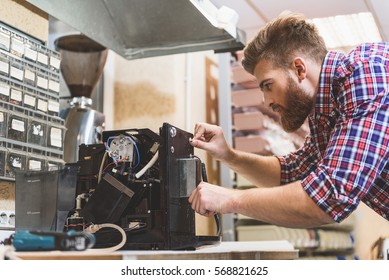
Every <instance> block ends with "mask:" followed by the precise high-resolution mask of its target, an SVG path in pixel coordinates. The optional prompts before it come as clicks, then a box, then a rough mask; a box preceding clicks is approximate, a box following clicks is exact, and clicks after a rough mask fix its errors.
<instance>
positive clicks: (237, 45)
mask: <svg viewBox="0 0 389 280" xmlns="http://www.w3.org/2000/svg"><path fill="white" fill-rule="evenodd" d="M27 1H28V2H30V3H31V4H33V5H35V6H36V7H38V8H40V9H41V10H43V11H45V12H46V13H48V14H49V15H50V16H52V17H54V18H57V19H58V20H60V21H62V22H64V23H66V24H68V25H69V26H71V27H72V28H74V29H76V30H78V31H79V32H81V33H83V34H84V35H86V36H87V37H89V38H91V39H93V40H95V41H96V42H98V43H100V44H101V45H103V46H105V47H107V48H109V49H111V50H113V51H114V52H116V53H117V54H118V55H121V56H123V57H124V58H126V59H128V60H131V59H137V58H143V57H151V56H160V55H167V54H174V53H184V52H194V51H203V50H214V51H215V52H228V51H235V50H239V49H242V48H243V47H244V45H245V40H246V38H245V33H244V32H243V31H242V30H239V29H237V28H236V21H237V14H236V13H235V14H234V11H233V10H231V9H228V8H226V7H222V8H220V9H217V8H216V7H215V6H214V5H213V4H212V3H211V2H210V1H209V0H81V1H80V0H66V1H63V0H27Z"/></svg>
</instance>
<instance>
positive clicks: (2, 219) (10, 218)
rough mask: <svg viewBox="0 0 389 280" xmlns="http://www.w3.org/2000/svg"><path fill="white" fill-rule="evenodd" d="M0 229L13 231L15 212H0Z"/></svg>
mask: <svg viewBox="0 0 389 280" xmlns="http://www.w3.org/2000/svg"><path fill="white" fill-rule="evenodd" d="M0 229H15V211H9V210H0Z"/></svg>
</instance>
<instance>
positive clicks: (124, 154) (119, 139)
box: [106, 134, 139, 166]
mask: <svg viewBox="0 0 389 280" xmlns="http://www.w3.org/2000/svg"><path fill="white" fill-rule="evenodd" d="M106 147H107V151H108V155H109V156H110V157H111V158H112V160H113V161H115V162H130V163H132V165H133V166H134V165H136V164H137V162H134V161H135V159H134V149H136V151H137V156H136V161H139V152H138V150H137V147H136V143H135V141H134V140H133V139H132V138H131V137H130V136H127V135H123V134H120V135H118V136H111V137H109V138H108V140H107V143H106Z"/></svg>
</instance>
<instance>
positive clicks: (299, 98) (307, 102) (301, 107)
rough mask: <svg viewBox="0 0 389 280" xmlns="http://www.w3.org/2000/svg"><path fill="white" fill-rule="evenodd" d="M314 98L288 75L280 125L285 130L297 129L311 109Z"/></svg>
mask: <svg viewBox="0 0 389 280" xmlns="http://www.w3.org/2000/svg"><path fill="white" fill-rule="evenodd" d="M313 104H314V100H313V98H312V97H310V96H309V94H308V93H307V92H306V91H305V90H304V89H301V88H299V87H298V86H297V84H296V82H295V81H294V80H293V79H292V77H290V76H288V89H287V92H286V105H285V107H282V110H281V125H282V127H283V129H284V130H285V131H286V132H293V131H296V130H297V129H299V128H300V127H301V126H302V125H303V123H304V122H305V120H306V118H307V117H308V115H309V114H310V112H311V111H312V108H313Z"/></svg>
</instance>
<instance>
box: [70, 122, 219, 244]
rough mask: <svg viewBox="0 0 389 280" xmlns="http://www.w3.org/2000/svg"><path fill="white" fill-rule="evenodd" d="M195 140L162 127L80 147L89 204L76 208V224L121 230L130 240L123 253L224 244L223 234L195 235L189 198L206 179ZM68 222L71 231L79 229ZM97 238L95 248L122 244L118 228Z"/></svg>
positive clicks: (81, 182)
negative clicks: (108, 226) (109, 225)
mask: <svg viewBox="0 0 389 280" xmlns="http://www.w3.org/2000/svg"><path fill="white" fill-rule="evenodd" d="M191 137H193V135H192V134H191V133H189V132H186V131H184V130H181V129H179V128H177V127H175V126H173V125H171V124H168V123H163V126H162V127H161V128H160V130H159V134H156V133H154V132H153V131H151V130H150V129H128V130H115V131H104V132H103V142H104V144H94V145H80V149H79V161H78V163H77V164H78V165H79V166H80V172H79V176H78V184H77V192H78V195H79V196H80V195H81V194H85V195H84V197H87V200H86V202H85V203H84V204H83V205H82V207H81V209H76V211H78V213H77V215H76V216H77V217H78V218H77V221H79V220H80V219H82V223H83V225H84V226H87V225H89V224H92V223H93V224H104V223H114V224H116V225H119V226H120V227H121V228H123V229H124V230H125V232H126V235H127V242H126V244H125V245H124V246H123V247H122V249H124V250H182V249H196V248H198V247H200V246H203V245H211V244H217V243H219V242H220V240H221V236H220V234H216V233H215V235H214V236H198V235H196V225H195V212H194V211H193V209H192V208H191V205H190V204H189V202H188V198H189V195H190V194H191V192H192V191H193V190H194V189H195V188H196V186H197V184H198V183H199V182H200V180H201V162H200V160H199V158H198V157H195V156H194V151H193V147H192V146H191V145H190V142H189V141H190V139H191ZM69 221H70V222H69V223H68V224H67V225H65V226H66V227H67V229H68V230H69V229H74V228H77V226H78V227H79V223H76V222H72V219H71V218H69ZM76 224H77V225H76ZM78 229H80V228H78ZM95 235H96V245H95V247H110V246H114V245H116V244H118V243H119V242H120V241H121V234H120V233H119V232H118V231H117V230H115V229H102V230H100V231H98V232H97V233H96V234H95Z"/></svg>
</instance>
